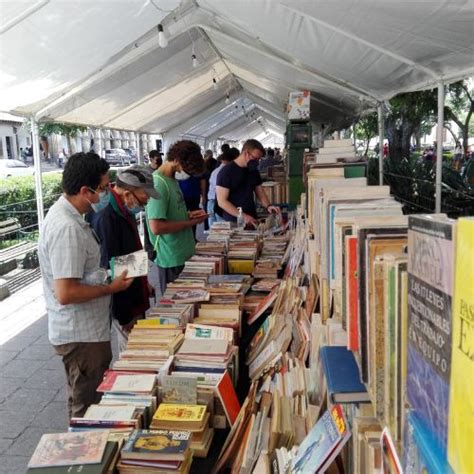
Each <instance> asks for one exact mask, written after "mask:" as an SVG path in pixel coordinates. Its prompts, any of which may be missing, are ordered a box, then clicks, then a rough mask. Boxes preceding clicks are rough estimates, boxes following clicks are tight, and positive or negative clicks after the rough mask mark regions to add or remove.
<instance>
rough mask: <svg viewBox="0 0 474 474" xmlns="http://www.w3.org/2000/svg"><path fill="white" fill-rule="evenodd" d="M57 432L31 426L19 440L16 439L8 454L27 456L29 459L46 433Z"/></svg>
mask: <svg viewBox="0 0 474 474" xmlns="http://www.w3.org/2000/svg"><path fill="white" fill-rule="evenodd" d="M57 432H58V431H57V430H55V429H50V428H37V427H33V426H29V427H28V428H26V429H25V431H23V433H22V434H21V435H20V436H19V437H18V438H17V439H15V441H14V442H13V443H12V445H11V446H10V448H9V449H8V454H9V455H12V456H15V455H16V456H27V457H28V459H29V458H30V457H31V455H32V454H33V452H34V450H35V448H36V446H37V445H38V442H39V440H40V438H41V436H42V435H43V434H44V433H57Z"/></svg>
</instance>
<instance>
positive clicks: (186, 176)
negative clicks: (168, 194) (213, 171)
mask: <svg viewBox="0 0 474 474" xmlns="http://www.w3.org/2000/svg"><path fill="white" fill-rule="evenodd" d="M174 177H175V178H176V179H177V180H178V181H185V180H186V179H189V178H190V177H191V175H189V174H188V173H186V171H177V172H176V173H175V174H174Z"/></svg>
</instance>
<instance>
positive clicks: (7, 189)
mask: <svg viewBox="0 0 474 474" xmlns="http://www.w3.org/2000/svg"><path fill="white" fill-rule="evenodd" d="M61 179H62V175H61V174H60V173H52V174H44V175H43V176H42V182H43V202H44V209H45V211H46V210H47V209H49V208H50V207H51V206H52V205H53V204H54V202H55V201H56V200H57V199H58V197H59V196H60V195H61V193H62V188H61ZM9 217H14V218H16V219H18V220H19V222H20V224H21V226H22V227H28V226H32V225H34V224H37V222H38V218H37V210H36V191H35V181H34V177H33V176H19V177H16V178H8V179H3V180H0V219H1V220H4V219H7V218H9ZM26 230H27V231H33V230H35V229H34V228H31V227H30V228H29V229H26Z"/></svg>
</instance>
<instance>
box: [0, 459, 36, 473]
mask: <svg viewBox="0 0 474 474" xmlns="http://www.w3.org/2000/svg"><path fill="white" fill-rule="evenodd" d="M29 460H30V456H10V455H7V456H3V455H2V456H0V474H22V473H24V472H26V467H27V466H28V461H29Z"/></svg>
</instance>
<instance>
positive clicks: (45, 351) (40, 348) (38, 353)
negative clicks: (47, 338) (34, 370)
mask: <svg viewBox="0 0 474 474" xmlns="http://www.w3.org/2000/svg"><path fill="white" fill-rule="evenodd" d="M53 355H56V352H55V351H54V349H53V346H51V344H38V343H37V342H35V343H34V344H33V345H31V346H28V347H25V349H23V350H22V351H21V352H19V353H18V356H17V357H16V358H17V359H20V360H23V359H28V360H49V359H50V358H51V357H52V356H53Z"/></svg>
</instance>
